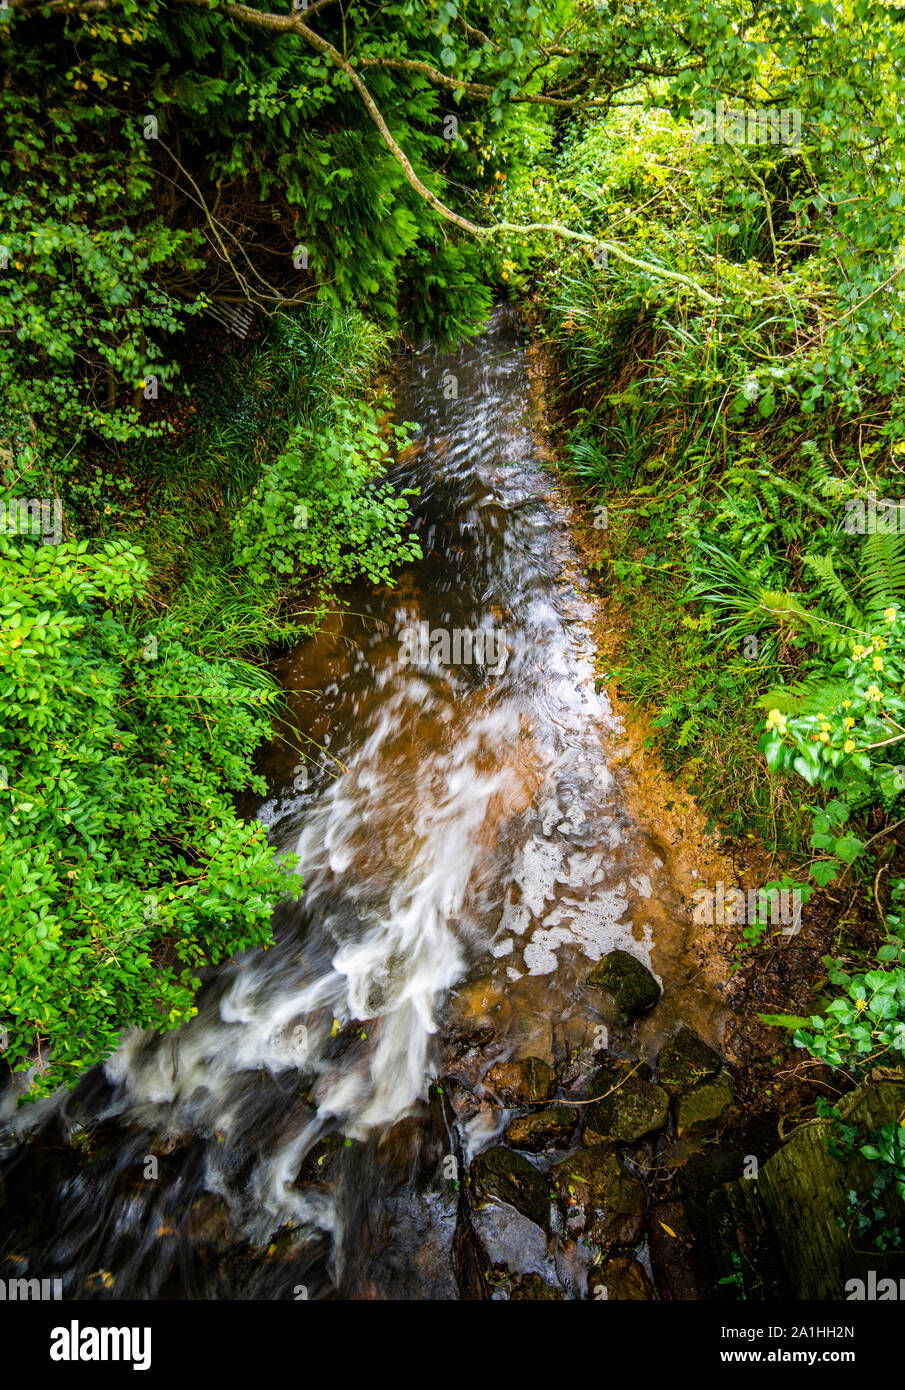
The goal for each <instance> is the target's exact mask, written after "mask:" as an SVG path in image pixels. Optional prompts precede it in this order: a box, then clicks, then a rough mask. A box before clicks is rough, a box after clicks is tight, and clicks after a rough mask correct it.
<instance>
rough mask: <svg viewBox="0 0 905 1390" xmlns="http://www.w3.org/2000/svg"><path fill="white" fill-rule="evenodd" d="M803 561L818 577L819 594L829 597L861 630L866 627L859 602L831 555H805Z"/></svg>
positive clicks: (853, 624)
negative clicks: (845, 582)
mask: <svg viewBox="0 0 905 1390" xmlns="http://www.w3.org/2000/svg"><path fill="white" fill-rule="evenodd" d="M801 563H802V564H803V565H806V566H807V568H808V569H809V570H810V571H811V573H812V574H813V575H815V576H816V578H817V581H818V583H817V596H818V598H822V599H827V600H828V601H829V602H830V604H831V605H832V606H833V607H834V608H835V609H837V611H839V612H840V613H842V614H843V616H844V617H845V621H846V622H847V623H848V624H849V625H850V626H851V627H855V628H857V629H858V630H859V632H860V631H863V629H864V627H865V619H864V616H863V614H862V613H861V612H860V611H859V609H858V606H857V604H856V603H855V601H854V599H853V598H852V596H851V594H850V593H849V591H848V589H847V588H846V587H845V585H844V584H843V582H842V580H841V579H840V578H839V576H838V574H837V573H836V567H835V565H834V564H833V557H832V556H831V555H810V554H808V555H803V556H802V557H801Z"/></svg>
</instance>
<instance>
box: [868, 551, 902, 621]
mask: <svg viewBox="0 0 905 1390" xmlns="http://www.w3.org/2000/svg"><path fill="white" fill-rule="evenodd" d="M861 589H862V590H863V592H864V595H865V600H866V601H865V604H864V611H865V613H866V615H867V617H868V619H869V620H871V619H872V620H873V621H876V619H877V618H878V617H880V615H881V614H882V612H883V610H884V608H889V606H890V604H892V603H893V602H894V601H895V600H896V599H902V598H905V535H902V534H901V533H900V532H899V533H893V534H892V535H888V536H882V535H880V534H879V533H876V532H875V533H873V534H871V535H869V536H865V538H864V545H863V547H862V551H861Z"/></svg>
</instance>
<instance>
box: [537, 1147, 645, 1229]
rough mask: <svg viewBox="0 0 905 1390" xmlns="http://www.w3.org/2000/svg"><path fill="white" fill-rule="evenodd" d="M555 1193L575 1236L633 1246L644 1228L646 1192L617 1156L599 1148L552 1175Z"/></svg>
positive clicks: (559, 1167)
mask: <svg viewBox="0 0 905 1390" xmlns="http://www.w3.org/2000/svg"><path fill="white" fill-rule="evenodd" d="M552 1176H553V1189H554V1192H555V1193H556V1196H557V1198H558V1200H559V1201H560V1203H561V1205H562V1207H563V1210H564V1212H565V1214H566V1218H567V1224H568V1226H569V1228H570V1230H572V1231H573V1232H576V1233H577V1232H581V1231H584V1232H585V1233H586V1234H587V1235H588V1236H590V1238H591V1239H593V1240H596V1241H598V1242H599V1243H601V1244H602V1243H604V1242H606V1241H610V1242H612V1243H613V1244H615V1245H634V1243H635V1242H636V1241H637V1240H638V1239H639V1238H640V1236H641V1229H642V1226H643V1224H644V1189H643V1187H642V1186H641V1184H640V1182H638V1180H637V1178H633V1177H632V1176H631V1174H629V1173H627V1172H626V1170H625V1167H624V1166H623V1163H622V1161H621V1159H620V1158H619V1157H618V1155H616V1154H613V1153H608V1152H606V1150H604V1149H601V1148H599V1147H596V1148H592V1149H584V1150H583V1151H582V1152H581V1153H577V1154H571V1155H569V1156H568V1157H567V1158H564V1159H563V1160H562V1162H560V1163H558V1164H557V1165H556V1167H555V1168H554V1169H553V1171H552Z"/></svg>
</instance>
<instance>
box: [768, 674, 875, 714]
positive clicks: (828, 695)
mask: <svg viewBox="0 0 905 1390" xmlns="http://www.w3.org/2000/svg"><path fill="white" fill-rule="evenodd" d="M851 693H852V690H851V681H848V680H842V679H838V680H827V679H826V678H825V677H814V678H813V679H811V680H803V681H791V682H790V683H789V684H788V685H778V686H776V687H775V689H773V690H768V691H767V693H766V695H761V696H759V697H758V699H757V701H756V702H755V703H756V704H757V706H758V708H759V709H778V710H779V712H780V714H785V715H798V714H828V713H829V712H830V711H831V710H832V711H834V710H836V709H837V708H838V707H839V706H840V705H841V704H842V701H843V700H848V699H850V698H851Z"/></svg>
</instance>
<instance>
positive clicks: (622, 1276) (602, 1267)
mask: <svg viewBox="0 0 905 1390" xmlns="http://www.w3.org/2000/svg"><path fill="white" fill-rule="evenodd" d="M588 1293H589V1294H590V1296H591V1298H594V1299H601V1300H603V1299H606V1300H607V1301H608V1302H617V1303H647V1302H650V1301H651V1300H652V1299H653V1297H654V1288H653V1285H652V1284H651V1282H650V1280H649V1279H648V1277H647V1275H646V1274H645V1272H644V1270H643V1269H642V1268H641V1266H640V1265H639V1264H638V1262H637V1260H630V1259H629V1258H628V1257H627V1256H625V1255H613V1256H612V1257H611V1258H610V1259H608V1260H604V1261H603V1263H602V1264H599V1265H595V1266H594V1268H593V1269H592V1270H591V1272H590V1274H589V1275H588Z"/></svg>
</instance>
